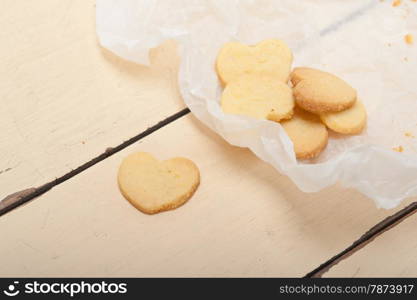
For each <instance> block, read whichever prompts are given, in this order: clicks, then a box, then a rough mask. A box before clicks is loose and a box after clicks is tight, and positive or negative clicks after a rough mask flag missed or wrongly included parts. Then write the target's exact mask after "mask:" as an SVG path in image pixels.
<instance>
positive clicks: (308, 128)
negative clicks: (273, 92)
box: [281, 108, 329, 159]
mask: <svg viewBox="0 0 417 300" xmlns="http://www.w3.org/2000/svg"><path fill="white" fill-rule="evenodd" d="M281 125H282V127H283V128H284V130H285V132H286V133H287V134H288V137H289V138H290V139H291V141H292V142H293V144H294V152H295V154H296V157H297V158H298V159H309V158H314V157H316V156H318V155H319V154H320V153H321V152H322V151H323V150H324V148H326V146H327V141H328V137H329V135H328V132H327V128H326V126H324V125H323V124H322V123H321V122H320V118H319V117H318V116H316V115H314V114H312V113H309V112H307V111H304V110H302V109H300V108H296V109H295V112H294V117H293V118H292V119H291V120H286V121H284V122H282V123H281Z"/></svg>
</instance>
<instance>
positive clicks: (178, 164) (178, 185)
mask: <svg viewBox="0 0 417 300" xmlns="http://www.w3.org/2000/svg"><path fill="white" fill-rule="evenodd" d="M199 183H200V172H199V170H198V168H197V166H196V165H195V164H194V163H193V162H192V161H191V160H189V159H186V158H181V157H176V158H172V159H169V160H166V161H162V162H160V161H158V160H157V159H155V158H154V157H153V156H152V155H151V154H149V153H144V152H139V153H134V154H131V155H129V156H128V157H126V158H125V159H124V160H123V162H122V164H121V165H120V168H119V173H118V184H119V188H120V191H121V192H122V194H123V196H124V197H125V198H126V199H127V200H128V201H129V202H130V203H131V204H132V205H133V206H135V207H136V208H137V209H139V210H140V211H142V212H144V213H146V214H156V213H159V212H162V211H167V210H172V209H175V208H177V207H179V206H181V205H183V204H184V203H185V202H187V200H188V199H190V198H191V196H192V195H193V194H194V192H195V190H196V189H197V187H198V185H199Z"/></svg>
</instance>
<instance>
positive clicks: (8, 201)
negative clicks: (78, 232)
mask: <svg viewBox="0 0 417 300" xmlns="http://www.w3.org/2000/svg"><path fill="white" fill-rule="evenodd" d="M188 113H190V110H189V109H188V108H185V109H183V110H181V111H179V112H177V113H176V114H174V115H172V116H170V117H168V118H166V119H164V120H162V121H161V122H159V123H158V124H156V125H154V126H152V127H149V128H148V129H147V130H145V131H143V132H142V133H139V134H138V135H136V136H134V137H132V138H130V139H129V140H127V141H125V142H123V143H121V144H120V145H118V146H116V147H110V148H107V149H106V150H105V151H104V153H102V154H100V155H99V156H97V157H95V158H93V159H92V160H90V161H88V162H86V163H84V164H83V165H81V166H79V167H78V168H76V169H74V170H72V171H70V172H68V173H66V174H65V175H63V176H61V177H58V178H56V179H55V180H53V181H50V182H48V183H46V184H44V185H42V186H40V187H37V188H28V189H25V190H23V191H19V192H15V193H13V194H11V195H9V196H7V197H6V198H4V199H2V200H0V217H1V216H2V215H4V214H6V213H8V212H10V211H11V210H13V209H15V208H17V207H19V206H20V205H22V204H25V203H27V202H29V201H31V200H33V199H34V198H36V197H39V196H41V195H43V194H45V193H46V192H48V191H49V190H51V189H52V188H54V187H55V186H57V185H59V184H61V183H63V182H65V181H67V180H69V179H71V178H72V177H74V176H76V175H78V174H80V173H82V172H84V171H85V170H87V169H89V168H91V167H92V166H94V165H96V164H98V163H99V162H101V161H103V160H105V159H107V158H109V157H110V156H112V155H114V154H116V153H117V152H119V151H121V150H123V149H125V148H127V147H129V146H130V145H132V144H134V143H136V142H138V141H139V140H141V139H143V138H145V137H147V136H148V135H150V134H152V133H153V132H155V131H157V130H159V129H161V128H162V127H164V126H166V125H168V124H170V123H172V122H174V121H176V120H178V119H179V118H181V117H183V116H185V115H187V114H188Z"/></svg>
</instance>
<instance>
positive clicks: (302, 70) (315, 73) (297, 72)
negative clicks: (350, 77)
mask: <svg viewBox="0 0 417 300" xmlns="http://www.w3.org/2000/svg"><path fill="white" fill-rule="evenodd" d="M311 77H321V78H323V77H334V75H333V74H330V73H327V72H324V71H320V70H317V69H313V68H307V67H298V68H295V69H294V70H293V71H292V72H291V75H290V79H291V83H292V85H293V86H296V85H297V84H298V83H299V82H300V81H301V80H305V79H308V78H311Z"/></svg>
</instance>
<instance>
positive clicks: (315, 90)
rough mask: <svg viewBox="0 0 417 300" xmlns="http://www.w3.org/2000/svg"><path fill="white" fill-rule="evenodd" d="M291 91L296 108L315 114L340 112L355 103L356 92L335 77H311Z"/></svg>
mask: <svg viewBox="0 0 417 300" xmlns="http://www.w3.org/2000/svg"><path fill="white" fill-rule="evenodd" d="M293 91H294V97H295V100H296V103H297V105H298V106H300V107H301V108H303V109H305V110H307V111H310V112H313V113H317V114H321V113H328V112H338V111H342V110H345V109H348V108H349V107H352V105H353V104H354V103H355V101H356V91H355V90H354V89H353V88H352V87H351V86H350V85H349V84H347V83H346V82H345V81H343V80H342V79H340V78H338V77H336V76H312V77H310V78H308V79H304V80H301V81H300V82H299V83H298V84H297V85H296V86H295V88H294V89H293Z"/></svg>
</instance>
